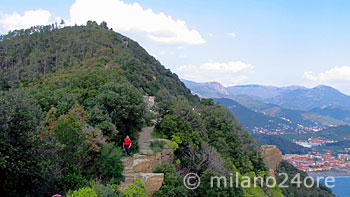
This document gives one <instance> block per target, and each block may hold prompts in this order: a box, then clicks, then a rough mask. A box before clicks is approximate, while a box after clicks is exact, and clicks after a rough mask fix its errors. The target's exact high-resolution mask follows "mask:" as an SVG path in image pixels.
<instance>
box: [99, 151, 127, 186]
mask: <svg viewBox="0 0 350 197" xmlns="http://www.w3.org/2000/svg"><path fill="white" fill-rule="evenodd" d="M121 158H122V152H121V150H120V149H119V148H117V147H116V146H115V145H114V144H109V145H106V146H104V147H103V148H102V149H101V155H100V157H99V158H98V161H97V162H98V163H99V165H100V170H101V177H103V179H104V180H105V181H109V182H111V183H119V182H120V181H121V180H122V178H123V170H124V166H123V162H122V161H121Z"/></svg>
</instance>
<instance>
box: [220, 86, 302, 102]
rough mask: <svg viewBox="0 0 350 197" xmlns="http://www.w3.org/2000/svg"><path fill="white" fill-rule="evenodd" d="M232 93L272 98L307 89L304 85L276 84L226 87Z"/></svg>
mask: <svg viewBox="0 0 350 197" xmlns="http://www.w3.org/2000/svg"><path fill="white" fill-rule="evenodd" d="M226 89H227V90H228V91H229V92H230V94H231V95H248V96H250V97H255V98H259V99H263V100H264V99H271V98H274V97H276V96H281V95H283V94H285V93H287V92H290V91H293V90H298V89H306V88H305V87H302V86H288V87H275V86H262V85H238V86H230V87H227V88H226Z"/></svg>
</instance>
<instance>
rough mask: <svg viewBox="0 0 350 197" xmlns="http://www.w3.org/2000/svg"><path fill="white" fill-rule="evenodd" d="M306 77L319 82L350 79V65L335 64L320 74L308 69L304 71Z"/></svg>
mask: <svg viewBox="0 0 350 197" xmlns="http://www.w3.org/2000/svg"><path fill="white" fill-rule="evenodd" d="M304 77H305V78H306V79H308V80H311V81H318V82H330V81H333V82H334V81H350V66H342V67H338V66H335V67H333V68H331V69H329V70H326V71H324V72H320V73H318V74H315V73H314V72H311V71H307V72H304Z"/></svg>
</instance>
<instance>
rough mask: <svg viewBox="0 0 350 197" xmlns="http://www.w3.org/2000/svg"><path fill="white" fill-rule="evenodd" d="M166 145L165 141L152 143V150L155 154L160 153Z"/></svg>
mask: <svg viewBox="0 0 350 197" xmlns="http://www.w3.org/2000/svg"><path fill="white" fill-rule="evenodd" d="M165 144H166V143H165V142H164V141H154V142H151V145H150V146H151V149H152V150H153V152H154V153H157V152H160V150H161V149H162V148H163V147H164V145H165Z"/></svg>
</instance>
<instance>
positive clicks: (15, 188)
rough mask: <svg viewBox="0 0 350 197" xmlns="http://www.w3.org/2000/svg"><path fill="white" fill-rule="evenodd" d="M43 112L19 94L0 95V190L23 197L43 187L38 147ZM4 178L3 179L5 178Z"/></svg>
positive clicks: (4, 193) (3, 93) (16, 92)
mask: <svg viewBox="0 0 350 197" xmlns="http://www.w3.org/2000/svg"><path fill="white" fill-rule="evenodd" d="M42 117H43V116H42V112H41V111H40V109H39V108H38V107H37V106H36V105H35V104H34V103H33V102H32V101H31V100H30V99H29V98H28V97H27V96H26V95H25V93H24V92H22V91H10V92H1V91H0V128H1V132H0V156H1V157H0V176H1V177H3V178H1V179H0V190H1V191H2V195H5V196H13V195H15V196H16V195H20V196H25V195H28V194H33V192H38V195H40V191H39V188H41V187H42V186H40V185H45V183H42V180H43V177H44V176H45V174H43V173H42V172H41V169H42V168H41V162H42V161H41V159H42V158H41V156H40V154H38V152H37V151H36V150H37V146H38V145H40V144H38V137H37V134H38V133H37V129H39V126H40V123H41V120H42ZM5 177H6V178H5Z"/></svg>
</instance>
